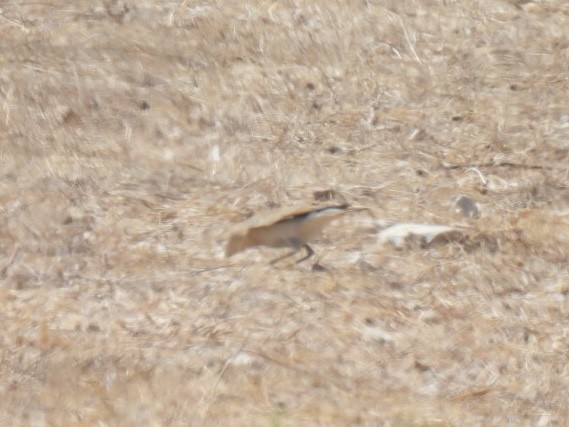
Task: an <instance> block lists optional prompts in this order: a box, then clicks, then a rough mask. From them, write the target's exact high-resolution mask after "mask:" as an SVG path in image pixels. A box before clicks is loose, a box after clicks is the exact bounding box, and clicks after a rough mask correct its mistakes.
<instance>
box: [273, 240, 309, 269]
mask: <svg viewBox="0 0 569 427" xmlns="http://www.w3.org/2000/svg"><path fill="white" fill-rule="evenodd" d="M287 242H288V244H289V245H290V246H291V247H293V248H294V250H293V251H292V252H289V253H288V254H285V255H283V256H280V257H278V258H275V259H274V260H272V261H271V262H270V263H269V264H271V265H275V264H276V263H277V262H279V261H282V260H283V259H287V258H289V257H291V256H293V255H294V254H296V253H297V252H298V251H299V250H300V248H301V247H302V246H301V245H300V242H299V241H298V240H297V239H290V240H288V241H287ZM307 246H308V245H307Z"/></svg>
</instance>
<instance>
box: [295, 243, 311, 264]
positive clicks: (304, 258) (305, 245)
mask: <svg viewBox="0 0 569 427" xmlns="http://www.w3.org/2000/svg"><path fill="white" fill-rule="evenodd" d="M304 249H306V255H305V256H303V257H302V258H300V259H299V260H298V261H296V263H297V264H299V263H301V262H302V261H306V260H307V259H308V258H310V257H311V256H312V255H314V251H313V250H312V248H311V247H310V246H308V243H305V244H304Z"/></svg>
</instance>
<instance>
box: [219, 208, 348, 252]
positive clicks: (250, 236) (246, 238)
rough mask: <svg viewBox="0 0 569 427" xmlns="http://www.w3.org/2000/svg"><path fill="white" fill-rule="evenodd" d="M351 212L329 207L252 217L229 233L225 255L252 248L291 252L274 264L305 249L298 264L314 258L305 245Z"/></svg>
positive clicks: (289, 209) (287, 210)
mask: <svg viewBox="0 0 569 427" xmlns="http://www.w3.org/2000/svg"><path fill="white" fill-rule="evenodd" d="M351 210H354V209H352V208H350V207H349V205H347V204H343V205H333V206H295V207H287V208H281V209H275V210H272V211H269V212H266V213H264V214H260V215H255V216H253V217H251V218H249V219H248V220H246V221H244V222H242V223H240V224H237V225H236V226H235V227H233V229H232V230H231V232H230V235H229V241H228V243H227V249H226V255H227V256H228V257H229V256H231V255H233V254H235V253H237V252H241V251H243V250H245V249H247V248H250V247H254V246H269V247H273V248H280V247H290V248H292V249H293V252H292V253H290V254H287V255H285V256H282V257H279V258H277V259H275V260H273V261H272V263H275V262H277V261H280V260H282V259H284V258H287V257H289V256H291V255H293V254H294V253H296V252H298V251H299V250H300V249H301V248H303V247H304V248H305V249H306V251H307V254H306V256H305V257H303V258H302V259H300V260H299V261H298V262H301V261H304V260H305V259H308V258H309V257H311V256H312V255H313V254H314V251H313V250H312V248H311V247H310V246H309V245H308V242H309V241H310V240H312V239H313V238H315V237H317V236H318V235H319V234H320V232H321V231H322V229H323V228H324V227H325V226H326V225H327V224H328V223H330V222H332V221H333V220H335V219H337V218H338V217H340V216H342V215H344V214H345V213H347V212H349V211H351Z"/></svg>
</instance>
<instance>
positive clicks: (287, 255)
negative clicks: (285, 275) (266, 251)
mask: <svg viewBox="0 0 569 427" xmlns="http://www.w3.org/2000/svg"><path fill="white" fill-rule="evenodd" d="M297 252H298V249H297V250H294V251H292V252H289V253H287V254H284V255H283V256H280V257H277V258H275V259H274V260H272V261H271V262H269V264H271V265H275V264H276V263H277V262H279V261H282V260H283V259H287V258H289V257H291V256H293V255H294V254H296V253H297Z"/></svg>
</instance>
